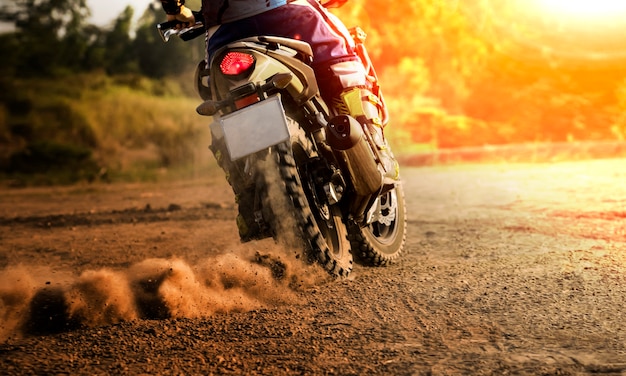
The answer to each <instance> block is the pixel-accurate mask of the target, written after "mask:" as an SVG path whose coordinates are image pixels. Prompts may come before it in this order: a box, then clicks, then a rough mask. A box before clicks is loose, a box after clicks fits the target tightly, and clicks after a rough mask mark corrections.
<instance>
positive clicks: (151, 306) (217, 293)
mask: <svg viewBox="0 0 626 376" xmlns="http://www.w3.org/2000/svg"><path fill="white" fill-rule="evenodd" d="M241 248H242V249H236V250H234V251H231V252H228V253H223V254H220V255H216V256H212V257H208V258H205V259H203V260H201V261H200V262H195V263H194V264H193V265H191V264H190V263H188V262H186V261H185V260H183V259H180V258H167V259H165V258H152V259H146V260H144V261H141V262H139V263H136V264H134V265H131V266H130V267H128V268H126V269H123V270H113V269H108V268H103V269H99V270H86V271H84V272H82V273H81V274H80V275H78V276H77V275H72V274H71V273H65V272H58V271H54V270H53V269H52V268H41V267H38V268H34V267H31V266H27V265H20V266H12V267H8V268H6V269H4V270H0V320H1V323H0V342H5V341H7V340H8V339H10V338H13V337H15V338H19V337H23V336H25V335H42V334H51V333H58V332H63V331H69V330H74V329H78V328H81V327H94V326H101V325H111V324H116V323H120V322H125V321H133V320H138V319H167V318H201V317H208V316H211V315H215V314H224V313H230V312H245V311H249V310H254V309H260V308H268V307H275V306H279V305H284V304H298V303H299V302H300V295H299V294H298V292H299V291H301V290H302V289H304V288H307V287H311V286H314V285H316V284H319V283H322V282H323V281H324V280H326V279H327V278H328V276H327V274H326V273H324V272H323V271H322V270H321V269H320V268H318V267H316V266H315V265H309V264H306V263H304V262H302V261H301V260H300V259H296V258H295V257H294V256H292V255H290V252H289V251H287V250H286V249H285V248H284V247H282V246H280V245H278V244H277V245H276V247H275V249H273V250H272V251H271V253H268V254H260V253H258V252H254V251H253V250H251V249H250V248H245V249H244V248H243V247H241Z"/></svg>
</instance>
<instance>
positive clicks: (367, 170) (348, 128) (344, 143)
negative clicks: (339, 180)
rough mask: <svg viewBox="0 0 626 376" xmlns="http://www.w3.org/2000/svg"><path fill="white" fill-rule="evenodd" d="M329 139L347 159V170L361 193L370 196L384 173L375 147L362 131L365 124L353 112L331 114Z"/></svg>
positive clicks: (377, 187) (331, 145) (329, 142)
mask: <svg viewBox="0 0 626 376" xmlns="http://www.w3.org/2000/svg"><path fill="white" fill-rule="evenodd" d="M326 141H327V142H328V145H329V146H330V147H331V148H332V149H333V151H335V153H337V154H339V155H341V156H342V158H341V160H343V162H344V163H345V166H342V170H344V169H345V171H344V172H347V175H348V176H349V177H350V180H351V181H352V184H353V185H354V189H355V190H356V193H357V195H359V196H371V195H372V194H374V193H376V192H378V191H379V190H380V189H381V187H382V186H383V173H382V172H381V171H380V170H379V168H378V164H377V163H376V160H375V157H374V154H373V152H372V148H371V147H370V144H369V142H368V141H367V138H366V135H365V133H364V132H363V126H362V125H361V124H360V123H359V122H358V121H357V120H356V119H355V118H353V117H352V116H349V115H340V116H336V117H334V118H332V119H331V120H330V121H329V122H328V127H327V128H326Z"/></svg>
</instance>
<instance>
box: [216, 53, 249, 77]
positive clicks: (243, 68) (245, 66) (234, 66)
mask: <svg viewBox="0 0 626 376" xmlns="http://www.w3.org/2000/svg"><path fill="white" fill-rule="evenodd" d="M255 63H256V60H255V59H254V56H252V55H250V54H246V53H243V52H229V53H227V54H226V56H224V58H223V59H222V62H221V63H220V70H221V71H222V73H224V74H225V75H227V76H241V75H244V74H245V73H248V72H249V71H251V70H252V68H254V64H255Z"/></svg>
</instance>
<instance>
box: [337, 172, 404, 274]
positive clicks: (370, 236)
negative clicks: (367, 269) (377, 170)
mask: <svg viewBox="0 0 626 376" xmlns="http://www.w3.org/2000/svg"><path fill="white" fill-rule="evenodd" d="M374 205H375V206H374V207H375V209H374V216H373V219H372V222H371V223H370V224H369V225H368V226H366V227H360V226H359V225H357V224H355V223H353V224H351V225H350V226H349V229H348V232H349V239H350V243H351V245H352V252H353V253H354V255H355V256H356V257H357V258H358V259H359V261H361V262H363V263H364V264H367V265H371V266H383V265H387V264H389V263H391V262H392V261H394V260H395V259H397V258H398V257H399V256H400V254H401V253H402V249H403V247H404V242H405V239H406V206H405V202H404V191H403V189H402V183H401V182H397V183H396V186H395V187H394V189H392V190H390V191H389V192H387V193H384V194H383V195H381V196H379V197H378V199H377V201H376V203H375V204H374Z"/></svg>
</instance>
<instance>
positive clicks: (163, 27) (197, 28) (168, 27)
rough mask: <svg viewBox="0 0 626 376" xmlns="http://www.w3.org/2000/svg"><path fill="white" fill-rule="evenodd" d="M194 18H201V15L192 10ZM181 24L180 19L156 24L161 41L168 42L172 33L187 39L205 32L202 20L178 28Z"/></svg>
mask: <svg viewBox="0 0 626 376" xmlns="http://www.w3.org/2000/svg"><path fill="white" fill-rule="evenodd" d="M193 13H194V16H195V18H196V20H198V19H199V20H202V16H201V15H200V14H199V13H198V12H193ZM179 25H182V22H180V21H176V20H174V21H167V22H162V23H160V24H157V25H156V27H157V30H158V31H159V34H160V35H161V38H163V42H168V41H169V40H170V38H171V37H172V36H173V35H177V36H178V37H179V38H180V39H182V40H184V41H188V40H191V39H194V38H196V37H198V36H200V35H202V34H204V33H205V32H206V28H205V27H204V22H202V21H196V23H195V24H194V25H192V26H189V27H184V28H181V29H178V28H177V26H179Z"/></svg>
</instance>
